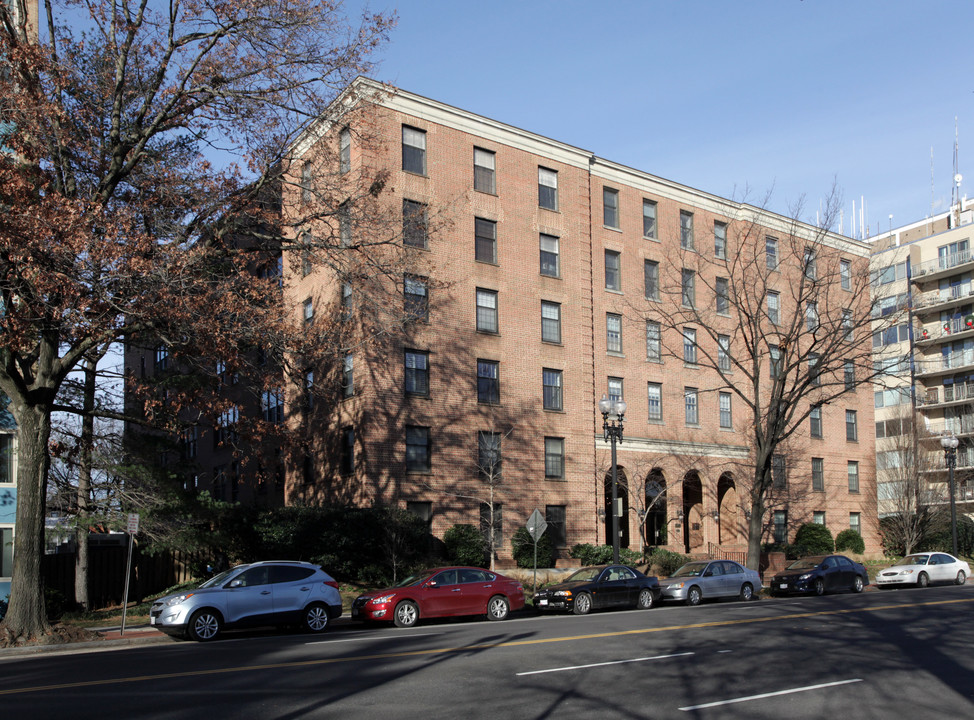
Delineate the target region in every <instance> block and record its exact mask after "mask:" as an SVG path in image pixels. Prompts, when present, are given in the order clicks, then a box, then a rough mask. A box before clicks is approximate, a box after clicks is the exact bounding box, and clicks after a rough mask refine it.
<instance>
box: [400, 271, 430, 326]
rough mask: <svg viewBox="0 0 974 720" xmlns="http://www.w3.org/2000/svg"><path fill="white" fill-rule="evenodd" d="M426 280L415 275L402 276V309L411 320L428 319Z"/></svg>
mask: <svg viewBox="0 0 974 720" xmlns="http://www.w3.org/2000/svg"><path fill="white" fill-rule="evenodd" d="M426 283H427V280H426V278H424V277H419V276H417V275H404V276H403V287H402V296H403V310H404V311H405V313H406V317H407V318H408V319H411V320H422V321H424V322H425V321H427V320H429V294H428V291H427V287H426Z"/></svg>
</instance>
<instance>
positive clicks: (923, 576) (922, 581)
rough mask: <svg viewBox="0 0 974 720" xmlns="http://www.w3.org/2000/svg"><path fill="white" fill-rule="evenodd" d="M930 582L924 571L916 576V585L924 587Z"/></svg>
mask: <svg viewBox="0 0 974 720" xmlns="http://www.w3.org/2000/svg"><path fill="white" fill-rule="evenodd" d="M929 584H930V578H928V577H927V574H926V573H920V575H919V577H917V587H921V588H925V587H926V586H927V585H929Z"/></svg>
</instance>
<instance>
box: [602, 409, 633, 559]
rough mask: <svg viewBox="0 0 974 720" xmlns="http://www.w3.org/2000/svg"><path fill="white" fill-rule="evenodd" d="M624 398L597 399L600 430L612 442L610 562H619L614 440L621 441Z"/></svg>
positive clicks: (617, 495)
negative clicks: (600, 423) (600, 419)
mask: <svg viewBox="0 0 974 720" xmlns="http://www.w3.org/2000/svg"><path fill="white" fill-rule="evenodd" d="M626 407H627V406H626V403H625V401H624V400H610V399H609V398H607V397H606V396H605V395H603V396H602V399H601V400H599V412H600V413H602V432H603V433H604V437H605V440H606V441H609V442H611V444H612V507H611V512H612V562H614V563H617V564H618V562H619V501H618V497H619V491H618V478H617V477H616V442H617V441H618V442H622V423H623V422H624V420H625V415H626Z"/></svg>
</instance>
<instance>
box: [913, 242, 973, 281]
mask: <svg viewBox="0 0 974 720" xmlns="http://www.w3.org/2000/svg"><path fill="white" fill-rule="evenodd" d="M971 265H974V256H972V255H971V251H970V250H964V251H963V252H958V253H953V254H952V255H944V256H942V257H938V258H935V259H934V260H928V261H927V262H925V263H920V264H919V265H916V266H915V267H914V268H913V276H912V279H913V282H915V283H917V284H920V283H926V282H930V281H931V280H939V279H940V278H944V277H949V276H950V275H956V274H957V273H958V272H961V270H967V269H970V268H968V267H967V266H971Z"/></svg>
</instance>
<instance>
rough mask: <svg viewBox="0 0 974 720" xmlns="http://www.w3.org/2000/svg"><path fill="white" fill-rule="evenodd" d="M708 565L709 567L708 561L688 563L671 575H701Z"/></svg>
mask: <svg viewBox="0 0 974 720" xmlns="http://www.w3.org/2000/svg"><path fill="white" fill-rule="evenodd" d="M706 567H707V563H701V562H692V563H687V564H686V565H684V566H683V567H681V568H680V569H679V570H677V571H676V572H675V573H673V574H672V575H671V576H670V577H699V576H700V574H701V573H702V572H703V571H704V569H705V568H706Z"/></svg>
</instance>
